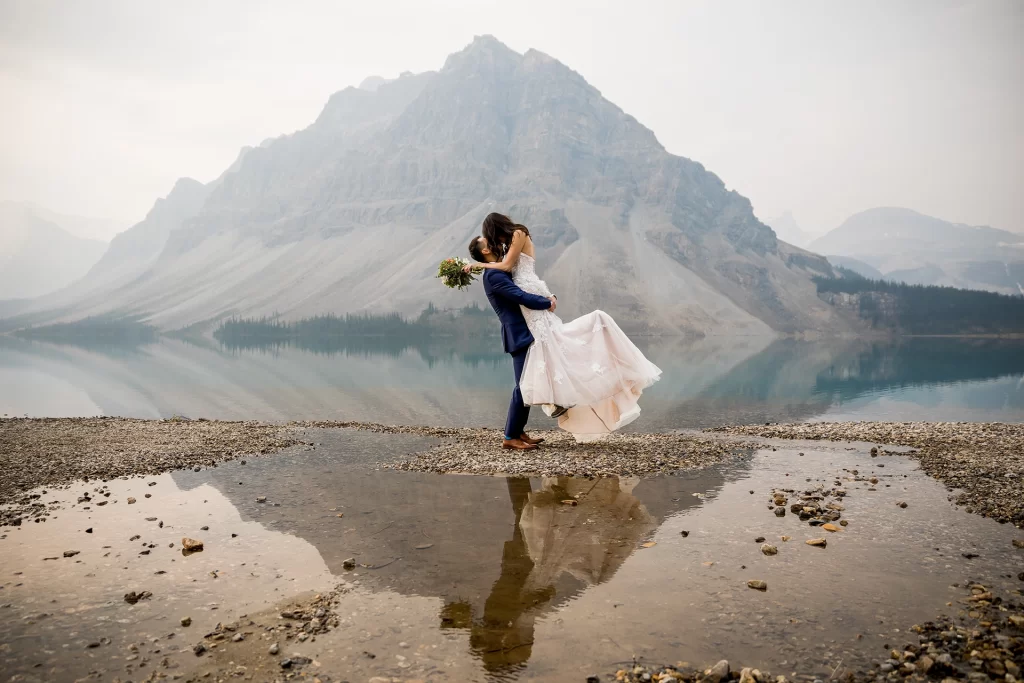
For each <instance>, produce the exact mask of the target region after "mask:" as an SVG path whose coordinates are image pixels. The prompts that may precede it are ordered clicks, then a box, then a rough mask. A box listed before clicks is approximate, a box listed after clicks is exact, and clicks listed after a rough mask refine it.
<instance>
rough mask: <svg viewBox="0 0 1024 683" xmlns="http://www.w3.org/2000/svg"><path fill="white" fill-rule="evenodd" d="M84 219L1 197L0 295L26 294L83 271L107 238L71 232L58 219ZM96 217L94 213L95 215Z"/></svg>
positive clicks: (35, 293) (34, 294) (39, 291)
mask: <svg viewBox="0 0 1024 683" xmlns="http://www.w3.org/2000/svg"><path fill="white" fill-rule="evenodd" d="M61 219H67V221H68V222H73V221H75V220H80V221H83V222H84V221H88V220H92V219H78V218H77V217H73V216H61V215H60V214H56V213H54V212H52V211H49V210H47V209H44V208H42V207H39V206H36V205H33V204H27V203H20V202H6V201H5V202H0V299H26V298H31V297H37V296H40V295H42V294H45V293H47V292H49V291H51V290H55V289H58V288H60V287H62V286H64V285H66V284H68V283H70V282H72V281H74V280H76V279H78V278H80V277H82V276H83V275H85V273H86V272H88V270H89V268H90V267H92V265H93V264H94V263H96V261H97V260H98V259H99V258H100V257H101V256H102V254H103V253H104V250H105V249H106V246H107V245H106V243H105V242H103V241H101V240H96V239H87V238H84V237H79V236H77V235H74V234H72V233H71V232H70V231H69V230H68V229H67V227H65V225H61V223H59V222H58V221H60V220H61ZM96 220H97V222H99V220H98V219H96Z"/></svg>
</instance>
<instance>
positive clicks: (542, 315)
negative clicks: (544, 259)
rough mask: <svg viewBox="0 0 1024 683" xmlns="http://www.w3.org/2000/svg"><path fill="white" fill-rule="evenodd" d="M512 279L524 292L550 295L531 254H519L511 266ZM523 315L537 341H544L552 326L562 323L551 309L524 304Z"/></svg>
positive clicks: (548, 335)
mask: <svg viewBox="0 0 1024 683" xmlns="http://www.w3.org/2000/svg"><path fill="white" fill-rule="evenodd" d="M512 281H513V282H515V283H516V284H517V285H518V286H519V288H520V289H521V290H523V291H524V292H529V293H530V294H538V295H540V296H551V290H550V289H548V285H547V283H546V282H544V281H543V280H541V279H540V276H539V275H537V261H536V259H534V258H533V257H532V256H527V255H526V254H520V255H519V260H518V261H516V265H515V267H514V268H512ZM523 317H524V318H526V325H527V327H529V328H530V333H531V334H533V338H534V340H535V341H538V342H546V341H547V340H548V338H549V337H550V333H551V328H552V326H554V325H561V324H562V320H561V319H560V318H559V317H558V316H557V315H555V314H554V313H552V312H551V311H535V310H532V309H529V308H526V307H525V306H524V307H523Z"/></svg>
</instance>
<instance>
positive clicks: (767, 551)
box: [761, 543, 779, 555]
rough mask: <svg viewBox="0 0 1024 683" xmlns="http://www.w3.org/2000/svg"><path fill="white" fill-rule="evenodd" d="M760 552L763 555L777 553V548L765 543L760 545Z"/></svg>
mask: <svg viewBox="0 0 1024 683" xmlns="http://www.w3.org/2000/svg"><path fill="white" fill-rule="evenodd" d="M761 552H762V553H763V554H765V555H778V554H779V549H778V548H777V547H776V546H774V545H771V544H770V543H765V544H764V545H762V546H761Z"/></svg>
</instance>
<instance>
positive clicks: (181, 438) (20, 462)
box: [0, 417, 303, 527]
mask: <svg viewBox="0 0 1024 683" xmlns="http://www.w3.org/2000/svg"><path fill="white" fill-rule="evenodd" d="M301 443H303V442H302V441H300V440H298V439H296V438H295V437H294V436H293V435H292V434H290V433H289V430H287V429H286V428H284V427H282V426H278V425H269V424H263V423H259V422H219V421H209V420H184V419H171V420H132V419H125V418H104V417H99V418H52V419H49V418H48V419H33V418H11V419H0V501H2V502H3V504H4V505H3V506H2V507H0V527H2V526H11V525H14V526H17V525H20V524H21V523H22V522H23V521H29V520H32V519H36V518H42V517H45V516H46V515H47V514H48V512H49V511H48V510H47V508H46V506H45V505H43V504H42V503H40V502H39V500H38V498H39V496H38V494H36V493H31V494H30V493H26V492H27V491H30V490H32V489H35V488H38V487H40V486H50V487H59V486H64V485H67V484H70V483H71V482H73V481H76V480H82V479H84V480H86V481H88V480H94V479H100V480H109V479H113V478H115V477H122V476H133V475H144V474H159V473H162V472H168V471H171V470H181V469H195V468H197V467H215V466H216V465H217V463H218V462H223V461H225V460H233V459H235V458H238V457H241V456H245V455H254V454H260V453H272V452H274V451H279V450H281V449H284V448H288V447H289V446H294V445H297V444H301Z"/></svg>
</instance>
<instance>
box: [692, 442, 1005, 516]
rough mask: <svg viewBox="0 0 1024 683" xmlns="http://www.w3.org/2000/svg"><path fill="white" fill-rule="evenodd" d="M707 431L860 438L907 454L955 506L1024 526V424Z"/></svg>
mask: <svg viewBox="0 0 1024 683" xmlns="http://www.w3.org/2000/svg"><path fill="white" fill-rule="evenodd" d="M707 431H708V432H713V433H720V434H730V435H742V436H759V437H766V438H773V439H808V440H827V441H862V442H867V443H874V444H882V445H892V446H909V447H911V448H913V449H915V450H913V451H910V452H908V453H906V454H905V455H908V456H909V457H912V458H915V459H916V460H918V461H919V462H920V463H921V468H922V469H923V470H924V471H925V472H927V473H928V474H929V475H930V476H932V477H935V478H936V479H938V480H939V481H941V482H943V483H944V484H946V485H947V486H948V487H950V488H955V489H959V492H958V494H957V496H956V502H957V504H958V505H964V506H966V507H967V509H968V512H975V513H977V514H980V515H982V516H983V517H991V518H992V519H995V520H996V521H998V522H1002V523H1006V522H1012V523H1013V524H1014V525H1016V526H1018V527H1021V528H1024V424H1007V423H1002V422H818V423H810V424H780V425H776V424H773V425H763V426H762V425H749V426H741V427H716V428H713V429H709V430H707Z"/></svg>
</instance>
